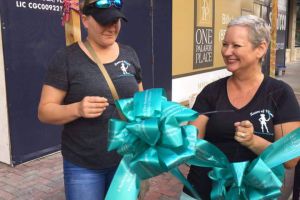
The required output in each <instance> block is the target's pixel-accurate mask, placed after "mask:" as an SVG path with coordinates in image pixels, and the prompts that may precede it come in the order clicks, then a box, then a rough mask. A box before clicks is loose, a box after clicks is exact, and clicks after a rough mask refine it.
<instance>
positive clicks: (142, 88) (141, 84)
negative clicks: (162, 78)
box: [138, 82, 144, 92]
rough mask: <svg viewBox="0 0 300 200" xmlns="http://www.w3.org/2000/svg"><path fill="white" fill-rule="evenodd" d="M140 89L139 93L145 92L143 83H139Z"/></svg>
mask: <svg viewBox="0 0 300 200" xmlns="http://www.w3.org/2000/svg"><path fill="white" fill-rule="evenodd" d="M138 88H139V91H140V92H141V91H143V90H144V87H143V83H142V82H139V83H138Z"/></svg>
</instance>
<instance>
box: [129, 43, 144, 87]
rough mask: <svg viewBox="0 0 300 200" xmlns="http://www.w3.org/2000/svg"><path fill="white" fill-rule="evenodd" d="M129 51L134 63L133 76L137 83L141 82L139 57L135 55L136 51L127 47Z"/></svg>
mask: <svg viewBox="0 0 300 200" xmlns="http://www.w3.org/2000/svg"><path fill="white" fill-rule="evenodd" d="M129 48H130V51H131V55H132V61H133V63H134V67H135V72H136V73H135V78H136V80H137V82H138V83H140V82H142V70H141V64H140V60H139V57H138V55H137V53H136V52H135V50H134V49H133V48H132V47H129Z"/></svg>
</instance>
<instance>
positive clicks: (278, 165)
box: [105, 88, 300, 200]
mask: <svg viewBox="0 0 300 200" xmlns="http://www.w3.org/2000/svg"><path fill="white" fill-rule="evenodd" d="M116 106H117V108H118V109H119V110H120V111H121V112H122V114H123V115H124V116H125V118H126V119H127V121H126V122H124V121H120V120H117V119H111V120H110V122H109V131H108V132H109V142H108V150H109V151H112V150H117V152H118V153H119V154H121V155H123V159H122V161H121V163H120V165H119V167H118V169H117V172H116V174H115V176H114V179H113V181H112V184H111V186H110V188H109V191H108V193H107V195H106V198H105V199H106V200H114V199H136V198H137V196H138V193H139V187H140V181H141V180H143V179H148V178H151V177H154V176H157V175H159V174H161V173H163V172H171V173H172V174H173V175H174V176H175V177H176V178H177V179H178V180H180V181H181V182H182V183H183V184H184V185H185V186H186V187H187V188H188V189H190V191H191V192H192V194H193V196H194V197H195V198H197V199H200V195H199V194H198V193H197V192H196V191H195V189H194V188H193V186H192V185H191V184H190V183H189V182H188V181H187V180H186V178H185V177H184V176H183V175H182V173H181V172H180V171H179V169H178V166H179V165H181V164H183V163H189V164H192V165H196V166H201V167H211V168H212V171H210V172H209V177H210V178H211V179H212V180H213V189H212V192H211V198H212V199H251V200H252V199H274V198H276V197H278V196H279V195H280V187H281V185H282V178H283V174H284V169H283V166H282V164H283V163H284V162H286V161H288V160H291V159H293V158H295V157H298V156H300V128H298V129H296V130H295V131H293V132H291V133H290V134H288V135H286V136H285V137H283V138H281V139H280V140H278V141H276V142H275V143H273V144H271V145H270V146H269V147H268V148H267V149H266V150H265V151H264V152H263V153H262V154H261V155H260V156H258V157H257V159H255V160H253V161H252V162H249V161H246V162H237V163H230V162H229V161H228V159H227V157H226V156H225V155H224V153H223V152H222V151H220V150H219V149H218V148H217V147H216V146H214V145H213V144H211V143H209V142H207V141H205V140H203V139H197V129H196V127H194V126H192V125H187V123H186V122H188V121H191V120H194V119H196V118H197V116H198V114H197V113H196V112H195V111H193V110H191V109H188V108H186V107H184V106H182V105H180V104H178V103H175V102H170V101H167V98H166V95H165V91H164V90H163V89H160V88H155V89H150V90H146V91H144V92H138V93H136V94H135V95H134V97H133V98H129V99H120V100H118V101H116ZM203 184H205V183H203Z"/></svg>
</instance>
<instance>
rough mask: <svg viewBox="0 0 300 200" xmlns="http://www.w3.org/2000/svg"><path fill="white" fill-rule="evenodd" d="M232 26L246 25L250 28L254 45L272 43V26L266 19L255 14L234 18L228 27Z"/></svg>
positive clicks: (250, 37) (251, 40) (250, 36)
mask: <svg viewBox="0 0 300 200" xmlns="http://www.w3.org/2000/svg"><path fill="white" fill-rule="evenodd" d="M231 26H245V27H247V28H248V29H249V41H250V42H251V43H252V44H253V46H254V47H257V46H259V45H260V44H261V43H262V42H264V41H265V42H266V43H267V45H269V43H270V38H271V36H270V26H269V25H268V24H267V22H266V21H265V20H263V19H262V18H260V17H257V16H255V15H244V16H240V17H237V18H235V19H232V20H231V21H230V22H229V24H228V25H227V28H229V27H231Z"/></svg>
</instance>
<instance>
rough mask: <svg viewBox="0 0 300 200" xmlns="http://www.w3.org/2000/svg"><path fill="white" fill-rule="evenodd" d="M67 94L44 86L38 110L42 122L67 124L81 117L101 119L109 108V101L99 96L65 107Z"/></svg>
mask: <svg viewBox="0 0 300 200" xmlns="http://www.w3.org/2000/svg"><path fill="white" fill-rule="evenodd" d="M65 96H66V92H65V91H63V90H60V89H57V88H55V87H52V86H49V85H44V86H43V88H42V94H41V99H40V103H39V108H38V118H39V120H40V121H42V122H45V123H49V124H65V123H68V122H71V121H73V120H75V119H77V118H79V117H85V118H95V117H99V116H100V115H101V114H102V112H103V111H104V110H105V108H106V106H108V103H107V99H106V98H103V97H97V96H88V97H84V98H83V99H82V101H80V102H76V103H72V104H68V105H63V100H64V98H65Z"/></svg>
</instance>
